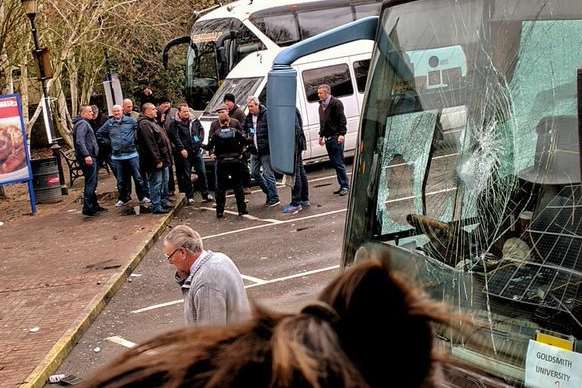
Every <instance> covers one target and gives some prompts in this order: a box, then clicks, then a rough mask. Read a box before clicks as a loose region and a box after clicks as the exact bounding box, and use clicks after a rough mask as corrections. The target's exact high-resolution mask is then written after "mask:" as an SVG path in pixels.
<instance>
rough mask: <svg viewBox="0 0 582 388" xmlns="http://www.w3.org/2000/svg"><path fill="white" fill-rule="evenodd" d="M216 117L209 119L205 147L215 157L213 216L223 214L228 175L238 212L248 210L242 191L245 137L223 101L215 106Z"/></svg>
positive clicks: (242, 213)
mask: <svg viewBox="0 0 582 388" xmlns="http://www.w3.org/2000/svg"><path fill="white" fill-rule="evenodd" d="M216 111H217V113H218V119H217V120H216V121H214V122H213V123H212V126H211V128H212V129H211V133H212V135H211V137H210V140H209V141H208V146H207V148H208V151H209V152H210V153H211V154H213V155H214V156H215V157H216V177H217V182H216V217H217V218H222V217H223V216H224V204H225V202H226V189H227V186H228V181H229V177H230V180H231V181H232V188H233V190H234V195H235V197H236V205H237V207H238V214H239V216H242V215H245V214H248V213H247V207H246V204H245V194H244V191H243V187H242V183H243V175H242V169H243V166H244V163H245V162H244V158H243V150H244V148H245V146H246V144H247V142H248V138H247V137H246V136H245V135H244V134H243V132H242V131H241V127H240V123H239V122H238V120H236V119H231V118H230V117H229V116H228V108H227V106H226V105H222V106H220V107H218V109H217V110H216Z"/></svg>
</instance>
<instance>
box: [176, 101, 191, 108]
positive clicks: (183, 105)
mask: <svg viewBox="0 0 582 388" xmlns="http://www.w3.org/2000/svg"><path fill="white" fill-rule="evenodd" d="M182 108H186V109H188V110H190V107H189V106H188V104H187V103H185V102H181V103H180V104H178V110H181V109H182Z"/></svg>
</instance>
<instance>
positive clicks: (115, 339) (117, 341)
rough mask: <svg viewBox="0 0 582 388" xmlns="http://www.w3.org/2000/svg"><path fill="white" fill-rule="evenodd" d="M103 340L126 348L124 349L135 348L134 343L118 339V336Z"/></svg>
mask: <svg viewBox="0 0 582 388" xmlns="http://www.w3.org/2000/svg"><path fill="white" fill-rule="evenodd" d="M105 339H106V340H107V341H110V342H113V343H115V344H117V345H121V346H123V347H126V348H129V349H131V348H135V347H136V346H137V344H136V343H135V342H131V341H128V340H126V339H125V338H122V337H120V336H118V335H115V336H113V337H107V338H105Z"/></svg>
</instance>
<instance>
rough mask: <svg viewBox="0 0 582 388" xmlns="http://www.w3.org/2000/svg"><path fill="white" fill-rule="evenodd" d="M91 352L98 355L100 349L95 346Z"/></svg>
mask: <svg viewBox="0 0 582 388" xmlns="http://www.w3.org/2000/svg"><path fill="white" fill-rule="evenodd" d="M93 351H94V352H95V353H99V352H100V351H101V348H100V347H99V346H97V347H95V348H93Z"/></svg>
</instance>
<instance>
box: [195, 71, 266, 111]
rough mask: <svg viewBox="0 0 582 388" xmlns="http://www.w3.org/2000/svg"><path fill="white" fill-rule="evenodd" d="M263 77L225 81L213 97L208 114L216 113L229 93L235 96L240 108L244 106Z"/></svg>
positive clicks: (208, 107)
mask: <svg viewBox="0 0 582 388" xmlns="http://www.w3.org/2000/svg"><path fill="white" fill-rule="evenodd" d="M262 79H263V78H262V77H254V78H228V79H226V80H224V82H223V84H222V85H221V86H220V88H219V89H218V91H217V92H216V93H215V94H214V97H212V100H211V101H210V102H209V103H208V106H207V107H206V109H205V112H206V113H214V111H215V110H216V109H217V108H218V107H219V106H220V105H222V104H223V102H224V96H225V95H226V94H227V93H231V94H234V98H235V101H236V102H237V104H238V105H239V106H242V107H243V109H244V106H245V104H246V101H247V97H248V96H252V95H254V93H255V91H256V90H257V88H258V86H259V84H260V82H261V80H262Z"/></svg>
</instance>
